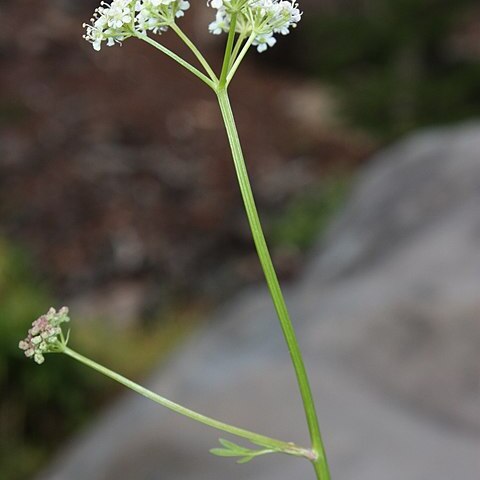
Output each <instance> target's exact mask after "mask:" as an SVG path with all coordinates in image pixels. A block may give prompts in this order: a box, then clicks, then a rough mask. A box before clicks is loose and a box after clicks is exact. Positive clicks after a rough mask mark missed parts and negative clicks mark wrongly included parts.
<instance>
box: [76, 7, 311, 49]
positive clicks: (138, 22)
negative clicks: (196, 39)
mask: <svg viewBox="0 0 480 480" xmlns="http://www.w3.org/2000/svg"><path fill="white" fill-rule="evenodd" d="M207 3H208V4H209V5H210V6H211V7H212V8H214V9H216V11H217V12H216V15H215V20H214V21H213V22H212V23H211V24H210V25H209V30H210V32H211V33H213V34H215V35H219V34H221V33H223V32H229V30H230V26H231V23H232V16H233V15H235V19H236V23H235V30H236V32H237V33H238V34H239V35H242V36H244V37H245V38H247V37H249V36H251V35H254V41H253V45H255V46H256V47H257V50H258V51H259V52H263V51H265V50H266V49H267V48H268V47H272V46H273V45H275V43H276V38H275V35H277V34H280V35H287V34H288V33H289V32H290V28H294V27H296V26H297V23H298V22H299V21H300V20H301V18H302V13H301V12H300V10H299V8H298V4H297V2H296V1H295V0H209V1H208V2H207ZM189 8H190V3H189V2H188V1H186V0H113V1H112V2H111V3H110V4H108V3H106V2H102V3H101V4H100V6H99V7H98V8H97V9H96V10H95V12H94V14H93V17H92V19H91V20H90V24H84V27H85V28H86V33H85V35H84V38H85V40H87V41H88V42H90V43H91V44H92V45H93V48H94V49H95V50H100V49H101V47H102V43H103V42H105V43H106V44H107V46H109V47H110V46H112V45H115V43H121V42H122V41H124V40H125V39H127V38H129V37H133V36H136V35H137V34H142V35H145V34H147V33H148V32H152V33H155V34H161V33H162V32H165V31H166V30H168V27H169V26H170V25H172V24H173V23H174V22H175V21H176V19H177V18H179V17H182V16H183V15H184V13H185V11H186V10H188V9H189Z"/></svg>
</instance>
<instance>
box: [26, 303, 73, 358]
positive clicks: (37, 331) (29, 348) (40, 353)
mask: <svg viewBox="0 0 480 480" xmlns="http://www.w3.org/2000/svg"><path fill="white" fill-rule="evenodd" d="M69 321H70V318H69V317H68V308H67V307H63V308H61V309H60V310H59V311H58V312H57V311H56V310H55V309H54V308H51V309H50V310H49V311H48V312H47V313H46V314H45V315H42V316H41V317H39V318H37V320H35V321H34V322H33V324H32V327H31V328H30V330H29V331H28V335H27V338H25V339H24V340H22V341H21V342H20V343H19V344H18V347H19V348H20V349H21V350H23V352H24V353H25V356H26V357H27V358H33V360H34V361H35V362H36V363H38V364H39V365H40V364H42V363H43V362H44V361H45V357H44V355H45V354H46V353H58V352H62V351H63V350H64V348H65V347H66V345H67V342H68V335H67V338H65V337H64V336H63V332H62V327H61V325H62V324H63V323H66V322H69Z"/></svg>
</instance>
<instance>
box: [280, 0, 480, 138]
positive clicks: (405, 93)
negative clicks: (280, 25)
mask: <svg viewBox="0 0 480 480" xmlns="http://www.w3.org/2000/svg"><path fill="white" fill-rule="evenodd" d="M475 14H476V16H477V18H476V20H475V19H474V18H473V15H475ZM479 21H480V12H479V10H478V2H477V1H476V0H456V1H446V0H370V1H368V2H359V1H353V2H351V8H338V9H334V10H332V11H329V12H324V11H321V10H319V12H318V13H315V14H313V12H309V14H308V15H304V18H303V20H302V26H301V28H299V29H298V31H297V32H295V35H294V37H295V42H296V43H295V42H294V43H295V45H294V46H293V47H289V48H292V49H294V51H293V52H292V62H293V63H296V65H297V66H298V67H300V68H301V69H302V70H303V71H306V72H309V73H311V74H314V75H315V76H317V77H319V78H321V79H323V80H326V81H328V82H331V83H333V84H334V85H335V86H336V87H337V89H338V93H339V95H340V98H341V100H342V104H343V113H344V116H345V117H346V119H347V120H349V121H350V122H352V123H353V124H355V125H360V126H363V127H365V128H366V129H368V130H369V131H371V132H373V133H375V134H378V135H379V136H384V137H387V138H388V137H394V136H398V135H401V134H404V133H405V132H407V131H410V130H412V129H415V128H418V127H422V126H425V125H432V124H442V123H450V122H455V121H459V120H464V119H469V118H472V117H474V116H478V113H479V112H480V62H479V61H480V54H479V53H478V52H479V50H478V48H475V39H473V40H472V39H471V38H470V40H467V41H462V42H460V43H459V42H458V39H459V38H460V37H461V38H464V39H465V38H468V32H469V29H470V30H471V29H472V22H477V23H476V25H477V27H476V28H477V29H478V22H479ZM473 25H475V23H473ZM462 35H463V37H462ZM476 38H477V39H478V35H477V37H476ZM469 43H470V44H469ZM469 50H470V51H469Z"/></svg>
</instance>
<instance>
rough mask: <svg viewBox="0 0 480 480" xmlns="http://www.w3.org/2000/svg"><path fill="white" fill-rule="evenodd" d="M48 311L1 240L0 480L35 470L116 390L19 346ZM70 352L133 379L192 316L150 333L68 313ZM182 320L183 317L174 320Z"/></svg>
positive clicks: (16, 479) (22, 260)
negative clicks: (41, 359) (37, 360)
mask: <svg viewBox="0 0 480 480" xmlns="http://www.w3.org/2000/svg"><path fill="white" fill-rule="evenodd" d="M51 306H54V307H56V308H59V307H61V305H56V304H55V303H54V302H53V301H52V297H51V296H50V295H49V293H48V289H47V288H46V286H45V285H43V284H42V283H41V282H40V281H39V280H38V278H37V277H36V276H35V275H34V274H33V271H32V268H31V262H30V260H29V258H28V256H27V255H26V254H25V252H23V251H21V250H20V249H18V248H15V247H12V246H11V245H10V244H8V243H7V242H5V241H4V240H2V239H1V238H0V392H1V394H0V479H2V480H3V479H8V480H25V479H27V478H31V475H32V474H33V473H34V472H38V471H39V470H40V468H41V466H42V465H43V464H44V463H45V461H46V460H48V459H49V457H50V456H51V455H52V452H53V451H55V449H56V447H58V444H59V442H60V441H63V440H64V439H65V438H67V436H68V434H69V433H71V432H73V431H75V430H77V429H78V427H79V426H81V425H82V424H83V423H84V422H85V421H86V420H88V419H89V418H91V415H92V414H93V413H94V412H95V411H96V410H97V409H98V407H99V405H101V404H103V403H104V402H105V400H107V399H108V398H109V397H110V396H111V394H112V393H113V392H114V391H118V390H120V389H119V387H118V386H117V385H116V384H114V383H113V382H110V381H109V380H107V379H106V378H104V377H102V376H101V375H98V374H97V373H96V372H93V371H91V370H89V369H87V368H85V367H84V366H82V365H80V364H78V363H77V362H74V361H72V360H71V359H69V358H67V357H65V356H63V355H55V354H53V355H48V357H47V358H46V362H45V364H44V365H41V366H39V365H37V364H35V363H34V362H33V361H31V360H28V359H26V358H25V356H24V355H23V352H21V351H20V349H19V348H18V342H19V341H20V340H21V339H22V338H24V337H25V336H26V334H27V330H28V329H29V327H30V325H31V323H32V321H33V320H35V319H36V318H38V317H39V316H40V315H41V314H42V313H45V312H46V311H47V310H48V309H49V308H50V307H51ZM72 313H73V315H72V324H71V327H72V339H71V343H72V344H73V346H74V348H76V349H78V350H80V351H82V352H83V353H87V354H88V355H91V356H92V358H95V359H96V360H98V361H100V362H102V363H105V364H107V365H111V366H113V367H114V368H116V369H117V370H118V371H120V372H122V373H124V374H125V375H127V376H129V377H131V378H136V377H138V376H139V375H141V374H143V373H144V372H145V371H147V370H148V369H149V368H151V366H152V365H153V364H154V363H155V362H157V361H158V360H159V359H160V358H162V357H163V356H164V355H166V354H167V353H168V352H169V351H170V349H171V348H172V347H173V346H174V345H175V344H176V343H177V342H178V340H179V338H181V337H182V336H183V335H185V334H186V332H188V331H189V330H191V329H192V328H193V324H194V322H196V316H197V314H198V310H197V309H194V308H193V307H192V309H191V310H190V311H182V312H176V313H175V315H173V314H172V313H171V312H170V313H169V319H168V320H166V319H159V320H160V321H158V322H155V325H156V326H155V328H154V329H146V330H142V329H139V328H137V329H135V330H133V331H131V330H128V329H127V330H124V331H112V329H111V328H109V327H108V325H106V324H105V322H104V321H102V320H101V319H97V320H88V321H87V320H85V319H83V320H80V319H78V318H75V317H74V312H72ZM179 315H181V317H182V318H180V319H179V318H178V316H179Z"/></svg>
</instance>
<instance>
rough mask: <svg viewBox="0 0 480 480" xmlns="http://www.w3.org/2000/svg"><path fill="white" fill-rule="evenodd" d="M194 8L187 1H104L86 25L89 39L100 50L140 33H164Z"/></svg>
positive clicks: (86, 34) (87, 38)
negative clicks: (104, 45) (103, 45)
mask: <svg viewBox="0 0 480 480" xmlns="http://www.w3.org/2000/svg"><path fill="white" fill-rule="evenodd" d="M189 8H190V3H189V2H188V1H187V0H112V2H111V3H110V4H108V3H106V2H102V3H101V4H100V6H99V7H98V8H97V9H96V10H95V12H94V14H93V17H92V19H91V20H90V22H91V23H90V24H84V25H83V26H84V28H86V33H85V35H84V36H83V38H84V39H85V40H87V41H88V42H90V43H91V44H92V45H93V48H94V49H95V50H100V49H101V47H102V43H103V42H106V44H107V46H109V47H111V46H112V45H115V43H121V42H122V41H123V40H125V39H127V38H129V37H132V36H134V35H135V34H136V33H141V34H146V33H147V32H149V31H151V32H153V33H162V32H164V31H165V30H167V29H168V27H169V25H171V24H172V23H173V22H175V20H176V19H177V18H179V17H182V16H183V15H184V14H185V10H188V9H189Z"/></svg>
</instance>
